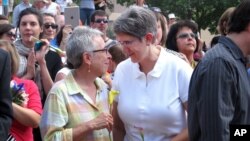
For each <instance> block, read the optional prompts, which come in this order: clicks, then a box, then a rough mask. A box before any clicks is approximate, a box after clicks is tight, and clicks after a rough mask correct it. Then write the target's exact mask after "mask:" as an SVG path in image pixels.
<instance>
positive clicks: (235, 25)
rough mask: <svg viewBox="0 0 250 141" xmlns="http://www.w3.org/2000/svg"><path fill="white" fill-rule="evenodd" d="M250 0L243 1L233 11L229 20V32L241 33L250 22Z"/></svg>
mask: <svg viewBox="0 0 250 141" xmlns="http://www.w3.org/2000/svg"><path fill="white" fill-rule="evenodd" d="M249 13H250V1H249V0H244V1H242V2H241V3H240V4H239V5H238V6H237V7H236V8H235V10H234V11H233V13H232V15H231V18H230V20H229V22H228V33H231V32H236V33H240V32H242V31H244V30H245V29H246V27H247V26H248V25H249V22H250V14H249Z"/></svg>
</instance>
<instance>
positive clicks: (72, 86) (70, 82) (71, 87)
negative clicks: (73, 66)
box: [65, 70, 104, 95]
mask: <svg viewBox="0 0 250 141" xmlns="http://www.w3.org/2000/svg"><path fill="white" fill-rule="evenodd" d="M73 73H74V70H71V71H70V73H69V75H67V76H66V78H65V84H66V87H67V89H68V91H69V95H74V94H78V93H81V94H84V92H83V91H82V89H81V88H80V87H79V86H78V84H77V82H76V81H75V79H74V77H73ZM97 79H98V78H97ZM97 79H96V80H95V81H94V83H95V85H96V88H97V92H98V91H101V89H102V88H103V87H104V86H103V84H101V83H100V82H99V81H98V80H97Z"/></svg>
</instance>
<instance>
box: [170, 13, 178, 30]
mask: <svg viewBox="0 0 250 141" xmlns="http://www.w3.org/2000/svg"><path fill="white" fill-rule="evenodd" d="M175 23H176V17H175V14H174V13H170V14H168V26H169V28H170V27H171V26H172V25H173V24H175Z"/></svg>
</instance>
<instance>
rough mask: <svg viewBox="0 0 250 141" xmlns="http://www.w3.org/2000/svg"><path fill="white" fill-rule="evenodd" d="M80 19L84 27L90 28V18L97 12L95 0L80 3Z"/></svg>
mask: <svg viewBox="0 0 250 141" xmlns="http://www.w3.org/2000/svg"><path fill="white" fill-rule="evenodd" d="M79 7H80V19H81V22H82V25H88V26H90V21H91V20H90V16H91V15H92V14H93V13H94V12H95V3H94V1H93V0H81V1H80V5H79Z"/></svg>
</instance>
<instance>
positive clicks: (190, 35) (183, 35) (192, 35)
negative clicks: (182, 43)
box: [177, 33, 196, 39]
mask: <svg viewBox="0 0 250 141" xmlns="http://www.w3.org/2000/svg"><path fill="white" fill-rule="evenodd" d="M189 37H191V38H195V37H196V35H195V34H194V33H181V34H180V35H178V36H177V38H181V39H184V38H189Z"/></svg>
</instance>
